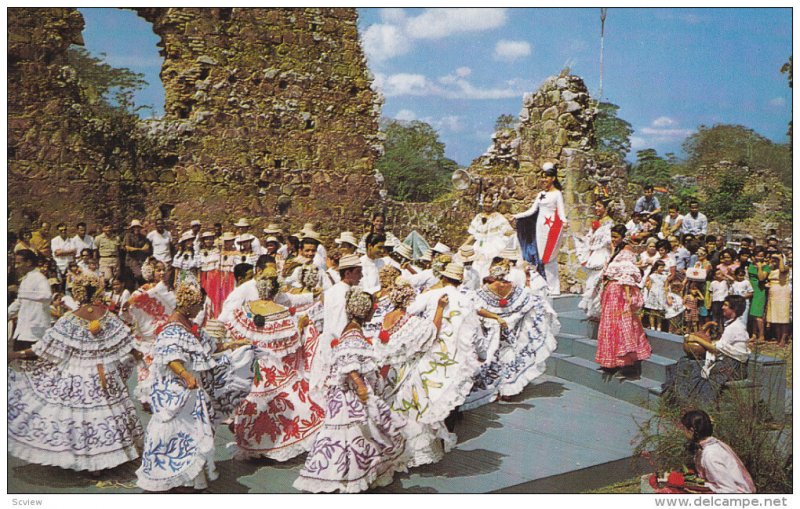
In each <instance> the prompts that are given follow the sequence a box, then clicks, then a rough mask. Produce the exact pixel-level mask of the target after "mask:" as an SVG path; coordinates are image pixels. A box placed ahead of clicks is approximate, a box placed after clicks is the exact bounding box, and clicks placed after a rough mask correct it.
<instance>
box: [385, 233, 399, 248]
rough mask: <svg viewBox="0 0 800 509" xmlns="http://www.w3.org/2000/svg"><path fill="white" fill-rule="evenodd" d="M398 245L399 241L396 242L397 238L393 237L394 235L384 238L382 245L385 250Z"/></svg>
mask: <svg viewBox="0 0 800 509" xmlns="http://www.w3.org/2000/svg"><path fill="white" fill-rule="evenodd" d="M399 244H400V240H398V238H397V237H395V236H394V235H392V236H391V237H387V238H386V242H384V243H383V245H384V247H387V248H394V247H396V246H397V245H399Z"/></svg>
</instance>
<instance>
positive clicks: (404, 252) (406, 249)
mask: <svg viewBox="0 0 800 509" xmlns="http://www.w3.org/2000/svg"><path fill="white" fill-rule="evenodd" d="M394 252H395V253H397V254H398V255H399V256H402V257H403V258H405V259H406V260H409V261H410V260H413V259H414V250H413V249H411V246H409V245H408V244H402V243H401V244H398V245H397V246H396V247H395V248H394Z"/></svg>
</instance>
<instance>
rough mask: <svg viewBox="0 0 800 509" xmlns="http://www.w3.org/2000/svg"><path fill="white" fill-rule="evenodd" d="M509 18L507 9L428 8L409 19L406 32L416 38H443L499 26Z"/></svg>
mask: <svg viewBox="0 0 800 509" xmlns="http://www.w3.org/2000/svg"><path fill="white" fill-rule="evenodd" d="M507 19H508V16H507V13H506V9H428V10H426V11H425V12H423V13H422V14H420V15H419V16H416V17H413V18H409V19H408V21H407V22H406V32H407V33H408V35H409V36H410V37H412V38H414V39H442V38H444V37H448V36H451V35H454V34H459V33H465V32H482V31H485V30H491V29H493V28H499V27H501V26H503V25H505V23H506V21H507Z"/></svg>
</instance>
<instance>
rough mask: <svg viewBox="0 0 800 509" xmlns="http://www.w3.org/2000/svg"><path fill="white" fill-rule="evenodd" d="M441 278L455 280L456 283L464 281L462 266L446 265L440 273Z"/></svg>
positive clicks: (455, 264)
mask: <svg viewBox="0 0 800 509" xmlns="http://www.w3.org/2000/svg"><path fill="white" fill-rule="evenodd" d="M441 275H442V277H446V278H450V279H455V280H456V281H463V280H464V266H463V265H459V264H457V263H448V264H447V265H445V267H444V270H443V271H442V274H441Z"/></svg>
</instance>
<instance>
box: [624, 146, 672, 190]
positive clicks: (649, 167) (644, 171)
mask: <svg viewBox="0 0 800 509" xmlns="http://www.w3.org/2000/svg"><path fill="white" fill-rule="evenodd" d="M671 173H672V165H671V164H670V163H669V162H668V161H666V160H665V159H664V158H663V157H661V156H659V155H658V153H657V152H656V151H655V150H654V149H652V148H648V149H644V150H639V151H638V152H636V163H635V164H634V165H633V166H632V167H631V172H630V179H631V181H632V182H636V183H637V184H641V185H644V184H652V185H654V186H667V185H669V183H670V177H671Z"/></svg>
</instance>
